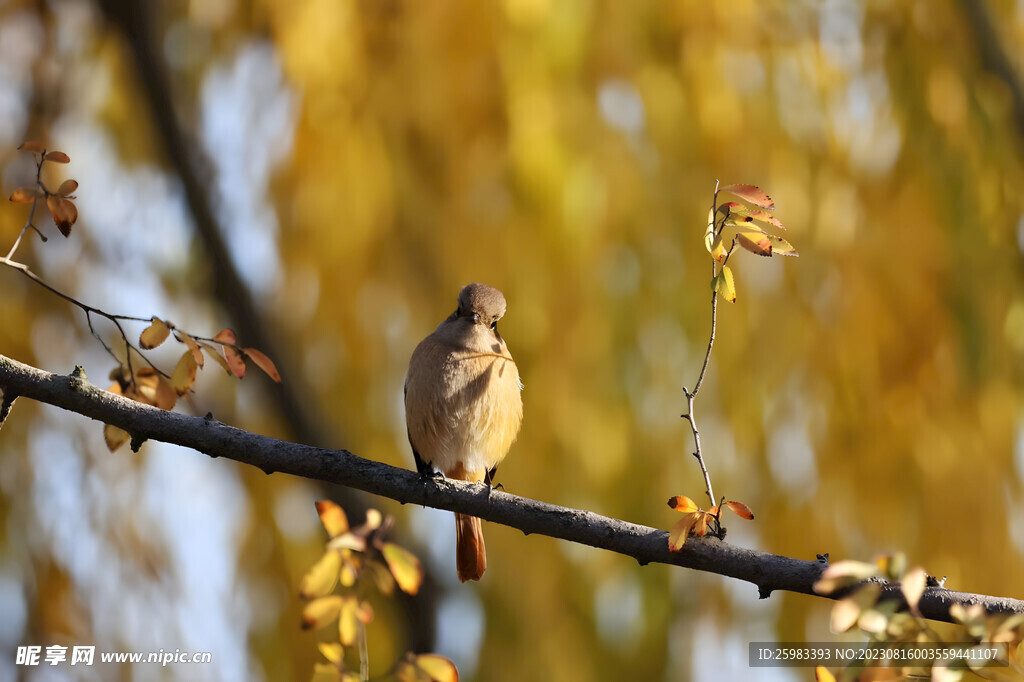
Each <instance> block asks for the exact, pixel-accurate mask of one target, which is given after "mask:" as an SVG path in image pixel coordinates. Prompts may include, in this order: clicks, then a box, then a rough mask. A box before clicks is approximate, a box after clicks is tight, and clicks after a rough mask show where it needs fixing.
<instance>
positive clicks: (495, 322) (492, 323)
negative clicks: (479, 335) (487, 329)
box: [491, 320, 498, 331]
mask: <svg viewBox="0 0 1024 682" xmlns="http://www.w3.org/2000/svg"><path fill="white" fill-rule="evenodd" d="M491 329H493V330H494V331H498V321H497V320H495V321H494V322H491Z"/></svg>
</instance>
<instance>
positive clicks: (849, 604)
mask: <svg viewBox="0 0 1024 682" xmlns="http://www.w3.org/2000/svg"><path fill="white" fill-rule="evenodd" d="M859 617H860V606H858V605H857V603H856V602H855V601H853V600H852V599H840V600H839V601H837V602H836V603H835V604H834V605H833V606H832V613H831V614H830V617H829V628H830V629H831V630H832V632H834V633H835V634H840V633H842V632H846V631H847V630H849V629H850V628H852V627H853V626H854V625H856V624H857V619H858V618H859Z"/></svg>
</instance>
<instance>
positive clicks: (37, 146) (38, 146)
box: [18, 140, 46, 154]
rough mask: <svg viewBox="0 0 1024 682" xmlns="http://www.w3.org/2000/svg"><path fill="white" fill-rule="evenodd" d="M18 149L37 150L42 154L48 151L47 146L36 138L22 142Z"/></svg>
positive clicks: (25, 150)
mask: <svg viewBox="0 0 1024 682" xmlns="http://www.w3.org/2000/svg"><path fill="white" fill-rule="evenodd" d="M18 151H22V152H35V153H36V154H42V153H43V152H44V151H46V148H45V147H43V145H42V143H40V142H36V141H35V140H30V141H28V142H22V143H21V146H20V147H18Z"/></svg>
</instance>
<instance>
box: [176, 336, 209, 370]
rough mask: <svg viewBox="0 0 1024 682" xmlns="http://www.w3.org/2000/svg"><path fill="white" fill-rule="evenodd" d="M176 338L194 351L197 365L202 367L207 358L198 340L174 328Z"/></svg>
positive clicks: (193, 354)
mask: <svg viewBox="0 0 1024 682" xmlns="http://www.w3.org/2000/svg"><path fill="white" fill-rule="evenodd" d="M174 338H176V339H177V340H178V341H181V342H182V343H183V344H185V345H186V346H188V349H189V350H190V351H192V357H194V358H195V359H196V365H198V366H199V367H202V366H203V362H204V361H205V358H204V357H203V351H202V349H201V348H199V344H198V343H196V340H195V339H193V338H192V337H191V336H189V335H188V334H186V333H185V332H183V331H181V330H180V329H175V330H174Z"/></svg>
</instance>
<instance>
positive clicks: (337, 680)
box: [311, 663, 347, 682]
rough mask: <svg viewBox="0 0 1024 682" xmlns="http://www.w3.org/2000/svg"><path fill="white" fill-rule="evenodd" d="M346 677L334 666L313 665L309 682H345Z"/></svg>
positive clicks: (326, 664)
mask: <svg viewBox="0 0 1024 682" xmlns="http://www.w3.org/2000/svg"><path fill="white" fill-rule="evenodd" d="M346 677H347V675H345V674H343V673H342V672H341V671H340V670H338V667H337V666H336V665H331V664H330V663H315V664H314V665H313V677H312V680H311V682H345V678H346Z"/></svg>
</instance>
